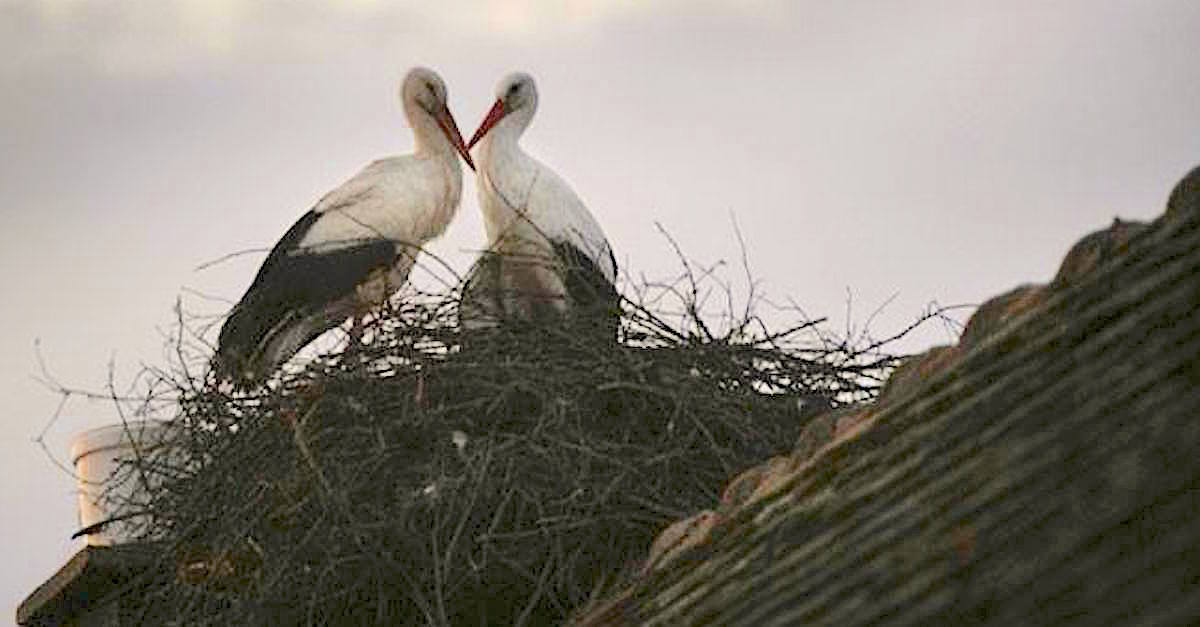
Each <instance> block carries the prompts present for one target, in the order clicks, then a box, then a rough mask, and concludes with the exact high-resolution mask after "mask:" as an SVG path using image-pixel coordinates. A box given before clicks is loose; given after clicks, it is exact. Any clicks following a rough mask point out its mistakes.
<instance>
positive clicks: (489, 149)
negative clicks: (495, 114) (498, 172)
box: [479, 107, 534, 163]
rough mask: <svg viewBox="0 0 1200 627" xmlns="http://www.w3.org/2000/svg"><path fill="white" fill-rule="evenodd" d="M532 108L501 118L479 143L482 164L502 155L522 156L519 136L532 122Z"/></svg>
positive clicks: (525, 108) (519, 110) (518, 110)
mask: <svg viewBox="0 0 1200 627" xmlns="http://www.w3.org/2000/svg"><path fill="white" fill-rule="evenodd" d="M533 113H534V110H533V107H522V108H520V109H517V110H516V111H513V112H512V113H510V114H508V115H506V116H504V117H503V118H501V120H500V121H499V122H497V123H496V125H495V126H493V127H492V130H490V131H488V134H487V135H484V137H483V139H482V140H480V141H479V144H480V148H479V157H480V161H481V162H483V163H486V162H489V161H493V160H494V159H495V158H497V157H500V155H501V154H504V155H516V154H523V153H522V152H521V147H520V145H519V142H520V139H521V135H524V134H525V129H527V128H529V123H530V122H532V121H533Z"/></svg>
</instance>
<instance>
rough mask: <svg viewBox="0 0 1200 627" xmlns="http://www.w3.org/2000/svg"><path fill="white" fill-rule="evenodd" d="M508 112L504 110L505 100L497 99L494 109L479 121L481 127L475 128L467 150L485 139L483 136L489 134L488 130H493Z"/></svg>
mask: <svg viewBox="0 0 1200 627" xmlns="http://www.w3.org/2000/svg"><path fill="white" fill-rule="evenodd" d="M506 113H508V112H507V111H505V110H504V101H503V100H499V99H497V100H496V104H494V105H492V110H491V111H488V113H487V116H486V117H484V118H483V121H482V122H480V123H479V128H478V129H476V130H475V134H474V135H472V136H471V141H470V142H468V143H467V150H470V149H471V148H473V147H474V146H475V144H476V143H477V142H478V141H479V140H481V139H483V136H484V135H487V133H488V131H490V130H492V127H493V126H495V125H496V123H497V122H499V121H500V119H501V118H503V117H504V115H505V114H506Z"/></svg>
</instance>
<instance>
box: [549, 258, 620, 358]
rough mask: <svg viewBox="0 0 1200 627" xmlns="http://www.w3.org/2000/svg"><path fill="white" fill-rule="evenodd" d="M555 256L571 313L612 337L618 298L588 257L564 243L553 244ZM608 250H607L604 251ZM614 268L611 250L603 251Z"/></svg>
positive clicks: (615, 326)
mask: <svg viewBox="0 0 1200 627" xmlns="http://www.w3.org/2000/svg"><path fill="white" fill-rule="evenodd" d="M553 245H554V252H555V253H556V254H557V255H558V257H559V259H560V260H562V263H563V266H565V268H566V289H567V297H568V298H569V299H570V301H571V305H572V309H573V310H574V312H575V313H576V314H577V315H579V316H580V317H582V318H583V319H586V320H589V321H592V322H595V323H597V324H598V326H599V328H601V329H603V330H604V331H605V332H606V333H608V334H610V335H615V334H616V330H617V324H618V321H619V318H620V315H621V307H620V301H621V296H620V294H618V293H617V288H616V286H614V285H613V284H612V283H611V282H610V281H609V280H608V277H606V276H605V275H604V272H602V271H601V270H600V267H599V266H598V265H597V264H596V262H595V260H593V259H592V257H591V256H589V255H588V254H586V253H584V252H583V251H582V250H580V249H579V248H578V247H577V246H575V244H573V243H572V242H569V241H566V240H558V241H555V242H553ZM606 248H607V247H606ZM605 252H607V253H608V255H609V259H610V260H611V261H612V266H613V270H614V272H615V270H616V267H617V260H616V257H614V256H613V253H612V249H611V248H607V250H606V251H605Z"/></svg>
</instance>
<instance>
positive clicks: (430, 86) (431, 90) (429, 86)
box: [425, 83, 438, 100]
mask: <svg viewBox="0 0 1200 627" xmlns="http://www.w3.org/2000/svg"><path fill="white" fill-rule="evenodd" d="M425 88H426V89H428V90H429V93H431V94H433V98H434V100H437V97H438V93H437V87H434V86H433V83H425Z"/></svg>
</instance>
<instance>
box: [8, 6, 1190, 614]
mask: <svg viewBox="0 0 1200 627" xmlns="http://www.w3.org/2000/svg"><path fill="white" fill-rule="evenodd" d="M434 4H436V5H437V6H438V7H439V8H438V9H436V10H435V9H430V8H428V7H430V6H433V5H434ZM1051 4H1052V5H1053V6H1049V5H1051ZM1197 33H1200V3H1196V2H1192V1H1190V0H1179V1H1173V2H1172V1H1155V2H1108V1H1101V0H1087V1H1076V2H1070V1H1060V2H1055V3H1045V2H1013V1H1012V0H1004V1H996V2H961V1H955V2H903V3H898V2H897V3H893V2H822V3H816V2H802V1H788V0H778V1H772V0H763V1H760V2H732V1H729V2H722V1H715V0H714V1H707V2H697V1H689V0H678V1H675V2H658V3H652V2H632V1H630V2H604V1H601V0H575V1H571V2H553V3H551V2H537V1H535V0H509V1H507V2H483V1H482V0H475V1H469V2H461V3H457V4H454V3H449V2H446V3H420V2H397V3H389V2H383V1H378V2H372V1H366V0H359V1H358V2H342V3H337V4H336V5H335V4H334V3H323V2H315V1H307V2H297V3H287V4H286V5H285V4H284V3H256V2H249V1H245V0H219V1H217V0H190V1H186V2H167V1H165V0H144V1H140V2H120V1H112V2H99V1H97V2H88V1H84V0H41V1H32V0H27V1H22V0H17V1H14V0H0V99H2V100H0V216H2V217H0V220H2V221H0V237H3V245H2V246H0V268H3V269H4V271H5V274H4V275H5V279H6V284H5V290H4V292H5V297H4V301H5V304H4V306H3V308H2V309H0V329H3V334H4V335H3V339H4V345H5V346H6V348H7V350H6V351H4V353H3V356H2V357H0V390H3V398H4V399H5V400H6V402H7V415H6V417H5V419H4V422H3V425H4V426H3V430H4V431H3V439H2V440H0V447H2V454H0V486H2V490H3V498H4V502H5V503H6V504H7V508H6V509H5V513H4V518H3V521H2V523H0V524H2V528H0V532H2V533H3V536H4V537H5V538H6V540H7V542H8V543H9V547H10V549H9V554H8V557H9V564H10V566H9V567H8V568H6V569H4V572H3V573H0V592H2V593H3V598H4V600H5V601H6V602H7V603H8V605H7V607H8V608H9V610H10V611H11V610H12V609H13V608H15V607H16V604H17V603H18V602H19V601H20V600H21V599H22V598H23V597H24V596H25V595H26V594H27V593H28V592H30V591H31V590H32V589H33V587H34V586H35V585H37V584H38V583H40V582H41V581H42V580H43V579H44V578H45V577H47V576H48V575H50V574H51V573H52V572H53V571H54V570H55V569H56V568H58V567H59V566H60V565H61V564H62V563H63V561H64V560H65V559H66V558H67V557H68V556H69V555H70V554H71V553H72V552H74V551H75V550H77V549H78V548H79V546H80V544H79V543H78V542H70V541H68V540H67V536H68V535H69V534H70V533H71V532H72V531H73V529H74V527H75V512H74V507H75V505H74V502H73V495H72V490H73V484H72V480H71V479H70V478H69V477H68V476H66V475H65V474H63V473H62V472H60V471H59V470H57V469H56V468H55V467H54V466H53V465H51V464H50V462H48V461H47V460H46V459H45V457H44V456H43V455H42V453H41V452H40V450H39V449H38V448H37V447H36V446H35V445H34V444H32V443H31V438H32V437H34V436H35V435H36V434H37V433H38V432H39V431H40V430H41V428H42V426H43V424H44V422H45V421H46V420H47V419H48V418H49V417H50V416H51V415H52V413H53V412H54V408H55V406H56V404H57V401H58V399H57V398H56V397H55V396H54V395H53V394H51V393H49V392H47V391H46V390H44V389H43V388H42V387H41V386H40V385H39V384H38V383H37V382H35V381H34V380H33V379H32V378H31V377H32V375H35V374H36V373H37V370H38V369H37V363H36V360H35V352H34V341H35V340H37V339H40V341H41V347H42V352H43V354H44V355H45V357H46V360H47V361H48V363H49V366H50V367H51V369H52V370H53V371H54V373H55V374H56V375H57V376H58V377H59V378H60V379H61V380H63V381H64V382H66V383H70V384H72V385H77V386H80V387H91V388H99V387H101V386H102V385H103V383H104V380H105V378H106V376H107V363H108V362H109V360H110V358H112V359H115V362H116V365H117V373H118V376H119V377H125V378H128V377H129V376H130V375H131V374H132V373H133V371H134V370H135V369H136V367H137V365H138V364H139V363H141V362H148V363H161V361H162V357H161V355H162V350H161V347H162V341H161V336H160V332H159V329H161V328H166V327H168V326H169V325H170V323H171V320H172V312H171V308H172V306H173V303H174V301H175V298H176V296H177V295H179V294H180V293H181V289H182V288H185V287H186V288H194V289H197V290H201V291H203V292H205V293H210V294H216V295H220V296H223V297H226V298H228V299H236V298H238V297H239V296H240V295H241V292H242V290H244V288H245V287H246V285H247V284H248V282H249V281H250V279H251V278H252V276H253V273H254V271H255V270H256V269H257V266H258V264H259V263H260V262H261V260H262V256H247V257H243V258H238V259H236V260H233V261H230V262H227V263H223V264H220V265H218V266H216V267H213V268H211V269H208V270H203V271H199V272H198V271H196V267H197V266H198V265H200V264H202V263H203V262H206V261H209V260H212V259H214V258H217V257H220V256H221V255H223V254H226V253H229V252H233V251H238V250H243V249H247V248H256V247H266V246H270V245H271V244H273V243H274V242H275V240H276V239H277V238H278V237H279V236H280V235H281V234H282V233H283V231H284V230H285V229H286V228H287V227H288V226H289V225H290V224H291V223H292V222H293V221H294V220H295V219H296V217H298V216H299V215H300V214H301V213H302V212H303V211H304V210H306V209H307V208H308V207H309V206H310V205H311V204H312V203H313V202H315V201H316V199H317V198H319V197H320V195H321V194H322V193H324V192H325V191H326V190H328V189H330V188H332V187H334V186H336V185H338V184H339V183H341V182H342V181H343V180H345V179H346V178H348V177H349V176H350V175H352V174H353V173H354V172H356V171H357V170H358V168H360V167H362V166H363V165H365V164H366V163H367V162H369V161H370V160H372V159H374V158H376V157H378V156H381V155H385V154H395V153H401V152H407V151H408V150H409V148H410V147H411V138H410V136H409V134H408V131H407V129H406V128H405V127H404V122H403V118H402V116H401V114H400V110H399V105H398V103H397V100H396V89H397V81H398V79H399V78H400V77H401V76H402V75H403V73H404V72H405V71H406V70H407V69H408V68H409V67H410V66H412V65H416V64H423V65H428V66H430V67H433V68H435V69H436V70H438V71H439V72H440V73H441V74H442V76H443V77H444V78H445V80H446V82H447V84H448V85H449V88H450V100H451V108H452V109H453V111H454V113H455V115H456V116H457V117H458V120H459V124H460V125H461V126H462V127H463V133H464V134H466V135H469V134H470V132H471V131H472V130H474V128H475V126H476V124H478V122H479V120H480V118H481V117H482V116H483V114H484V113H485V112H486V110H487V108H488V107H489V105H490V104H491V101H492V89H493V85H494V84H495V82H496V81H497V80H498V79H499V78H500V77H501V76H502V75H503V74H505V73H506V72H508V71H511V70H515V69H523V70H527V71H529V72H531V73H532V74H533V75H534V76H535V77H537V79H538V81H539V90H540V92H541V105H540V107H541V108H540V111H539V113H538V116H537V118H536V119H535V120H534V123H533V126H532V128H531V129H530V131H529V132H528V134H527V135H526V139H525V145H526V147H527V149H528V150H529V151H530V152H532V153H533V154H535V155H536V156H538V157H539V158H541V159H542V160H543V161H544V162H546V163H547V164H549V165H551V166H552V167H554V168H555V169H556V170H557V171H558V172H559V173H560V174H561V175H562V176H563V177H564V178H566V179H567V180H568V181H570V182H571V183H572V184H573V185H574V186H575V188H576V191H577V192H578V193H579V194H580V196H581V197H582V198H583V199H584V200H585V202H587V203H588V204H589V206H590V207H591V209H592V211H593V213H594V214H595V215H596V217H597V219H598V220H599V221H600V223H601V224H602V225H603V226H604V227H605V229H606V230H607V232H608V235H609V237H610V239H611V240H612V242H613V244H614V247H615V248H616V250H617V253H618V258H619V259H620V260H621V261H622V264H623V266H624V267H625V268H626V269H631V270H633V271H635V272H645V273H647V274H650V275H661V274H665V273H666V272H667V271H668V270H671V269H674V268H675V267H676V266H675V265H674V262H673V260H672V253H671V251H670V249H669V248H668V247H667V246H666V245H665V243H664V241H663V240H662V238H661V237H660V236H659V235H658V234H657V233H656V231H655V229H654V223H655V222H661V223H662V224H663V225H664V226H665V227H666V228H667V229H668V230H669V231H670V232H671V233H672V234H673V235H674V236H675V237H676V238H677V239H678V240H679V242H680V244H681V245H682V247H683V248H684V250H685V251H687V252H688V253H689V254H690V255H692V256H693V257H695V258H698V259H701V260H709V261H715V260H717V259H728V260H730V261H736V260H737V258H738V249H737V245H736V242H735V240H734V235H733V229H732V226H731V215H736V218H737V221H738V223H739V225H740V228H741V231H742V233H743V236H744V238H745V240H746V242H747V244H748V248H749V253H750V261H751V265H752V268H753V271H754V273H755V274H756V275H757V277H758V278H760V279H761V280H762V282H763V285H762V289H764V290H765V291H766V292H767V294H768V295H771V296H775V297H777V298H779V299H783V298H786V297H789V296H790V297H792V298H794V299H795V300H796V301H797V302H799V303H800V304H801V305H802V306H803V307H804V308H805V309H806V310H807V311H808V312H809V313H810V314H812V315H814V316H817V315H828V316H830V317H831V318H832V319H833V320H834V321H836V322H837V323H838V324H839V325H840V324H843V323H844V317H845V315H844V311H845V299H846V290H847V288H849V289H850V290H852V291H853V294H854V302H855V308H854V312H853V314H852V317H853V319H854V320H855V321H857V322H861V321H862V320H863V319H864V318H865V317H866V316H867V315H868V314H869V313H870V312H871V310H873V309H874V308H875V307H876V306H878V305H880V304H881V303H883V302H884V301H886V300H887V299H888V298H889V297H890V296H892V295H893V294H898V296H897V298H896V299H895V300H894V301H893V302H892V303H891V304H890V305H889V306H888V308H887V309H886V310H885V311H884V313H883V315H881V316H880V317H879V318H878V319H877V320H876V322H875V325H876V327H877V329H878V330H879V331H880V332H883V331H888V330H893V329H896V328H899V327H900V326H902V325H903V324H904V323H906V322H907V321H909V320H910V319H912V318H913V317H914V316H916V315H917V314H918V313H919V312H920V311H921V310H922V309H923V308H924V307H925V306H926V305H927V304H928V303H929V302H931V301H937V302H940V303H943V304H949V303H963V302H979V301H981V300H984V299H986V298H987V297H989V296H991V295H995V294H997V293H999V292H1001V291H1003V290H1006V289H1008V288H1010V287H1013V286H1014V285H1017V284H1019V283H1022V282H1027V281H1041V280H1046V279H1047V278H1049V277H1050V276H1051V275H1052V273H1053V272H1054V271H1055V269H1056V268H1057V264H1058V262H1059V260H1060V259H1061V257H1062V255H1063V254H1064V253H1065V252H1066V250H1067V249H1068V248H1069V246H1070V245H1071V244H1072V243H1073V242H1074V241H1075V240H1076V239H1077V238H1078V237H1080V236H1082V235H1083V234H1085V233H1086V232H1088V231H1091V230H1094V229H1096V228H1100V227H1102V226H1104V225H1105V224H1106V223H1108V222H1110V221H1111V220H1112V218H1113V216H1115V215H1120V216H1122V217H1126V218H1151V217H1153V216H1155V215H1157V214H1158V213H1159V212H1160V211H1161V208H1162V205H1163V202H1164V199H1165V197H1166V194H1167V192H1168V191H1169V189H1170V186H1171V185H1172V184H1173V183H1174V182H1175V181H1176V180H1177V179H1178V178H1179V177H1180V176H1182V174H1183V173H1184V172H1186V171H1187V170H1188V169H1189V168H1190V167H1191V166H1193V165H1195V164H1197V163H1200V63H1197V58H1198V57H1197V52H1198V50H1200V49H1198V48H1197V40H1196V34H1197ZM466 185H467V187H466V189H465V190H464V196H465V201H464V203H463V206H462V209H461V210H460V213H459V216H458V219H457V220H456V222H455V223H454V224H453V225H452V226H451V228H450V230H449V232H448V233H447V234H446V236H445V237H444V238H443V239H442V240H441V241H439V242H438V243H437V244H435V245H434V246H433V247H432V248H433V250H434V251H435V252H437V253H438V254H440V255H442V256H444V257H445V258H447V259H448V260H450V261H451V262H452V263H453V264H455V265H456V267H458V268H459V269H460V270H461V269H465V268H466V267H467V265H468V264H469V263H470V259H471V253H470V251H472V250H475V249H477V248H478V247H479V246H480V245H481V243H482V240H483V234H482V228H481V222H480V218H479V215H478V207H477V204H476V201H475V197H474V187H473V182H472V181H470V180H469V177H468V181H467V183H466ZM189 305H193V306H194V307H195V308H197V309H201V310H205V311H209V312H214V313H215V312H216V311H217V310H219V309H220V305H217V304H213V303H205V302H203V301H199V302H196V301H195V300H194V299H193V300H192V301H189ZM963 315H964V317H965V314H963ZM946 340H947V337H946V335H945V333H944V332H941V331H936V330H935V331H931V332H930V333H927V334H926V335H924V336H922V337H921V338H920V340H919V342H915V343H914V345H913V346H911V348H919V347H920V345H921V343H931V342H944V341H946ZM112 419H113V414H112V411H111V409H110V408H109V407H107V406H105V405H104V404H102V403H87V402H83V401H76V402H72V403H71V404H69V405H68V406H67V408H66V412H65V417H64V419H63V420H62V421H61V422H60V423H58V424H56V425H55V426H54V427H53V428H52V430H51V432H50V434H49V437H48V442H49V444H50V445H51V446H52V447H53V448H54V449H55V450H56V451H57V452H59V453H60V454H62V455H64V456H65V453H66V441H67V439H68V437H69V435H70V434H71V433H73V432H76V431H79V430H82V429H86V428H90V427H94V426H98V425H100V424H104V423H106V422H108V421H111V420H112ZM9 616H12V614H11V613H10V614H9Z"/></svg>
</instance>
